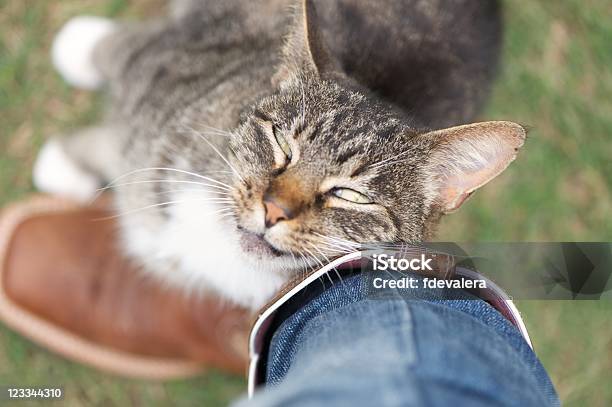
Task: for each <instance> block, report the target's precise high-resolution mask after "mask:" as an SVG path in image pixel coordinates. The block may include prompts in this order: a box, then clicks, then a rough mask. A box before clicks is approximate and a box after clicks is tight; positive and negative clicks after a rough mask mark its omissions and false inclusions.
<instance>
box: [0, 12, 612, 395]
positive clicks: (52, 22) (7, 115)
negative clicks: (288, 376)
mask: <svg viewBox="0 0 612 407" xmlns="http://www.w3.org/2000/svg"><path fill="white" fill-rule="evenodd" d="M503 3H504V6H505V7H504V14H505V23H506V38H505V46H504V56H503V61H502V63H501V71H500V75H499V77H498V79H497V82H496V86H495V88H494V91H493V94H492V97H491V100H490V102H489V103H488V105H487V108H486V110H485V111H484V112H483V113H482V115H481V117H482V118H483V119H485V118H486V119H488V120H513V121H517V122H520V123H523V124H527V125H529V126H531V127H532V130H531V132H530V135H529V139H528V141H527V144H526V146H525V147H524V149H523V150H522V154H521V155H520V156H519V158H518V159H517V161H516V162H515V163H514V164H513V165H512V166H511V167H510V169H509V170H508V171H506V172H505V173H504V174H503V175H502V176H501V177H499V178H498V179H497V180H496V181H494V182H493V183H491V184H490V185H488V186H486V187H485V188H483V189H482V190H481V191H479V192H478V193H477V194H476V196H475V197H474V198H473V199H472V200H470V201H469V202H468V203H467V204H466V205H464V206H463V208H462V209H461V210H460V211H459V212H458V213H457V214H454V215H451V216H449V217H447V218H445V220H444V221H443V224H442V227H441V229H440V233H439V235H438V238H439V239H440V240H445V241H449V240H456V241H477V240H480V241H513V240H514V241H612V219H611V218H612V139H611V136H612V69H611V68H610V67H612V24H611V23H610V22H611V21H612V2H610V1H609V0H559V1H555V2H551V1H546V0H539V1H536V0H505V1H503ZM164 7H165V1H160V0H134V1H126V0H62V1H61V2H60V1H53V2H51V1H44V0H38V1H36V0H21V1H17V0H0V205H4V204H6V203H8V202H10V201H13V200H16V199H19V198H20V197H23V196H25V195H26V194H28V193H29V192H31V191H32V184H31V168H32V163H33V160H34V157H35V154H36V151H37V149H38V148H39V147H40V145H41V144H42V142H43V140H44V139H45V138H46V137H49V136H51V135H53V134H58V133H62V132H66V131H69V130H70V129H73V128H75V127H80V126H83V125H85V124H89V123H92V122H93V121H94V120H95V119H96V118H97V117H98V116H99V114H100V111H101V107H102V103H101V98H100V95H97V94H93V93H88V92H85V91H79V90H75V89H72V88H70V87H68V86H67V85H66V84H65V83H63V82H62V80H61V79H60V77H59V76H58V75H57V74H56V73H55V72H54V71H53V69H52V67H51V64H50V58H49V46H50V43H51V40H52V38H53V35H54V33H55V32H57V30H58V29H59V28H60V27H61V26H62V24H63V23H64V22H66V21H67V20H68V19H69V18H70V17H72V16H75V15H78V14H93V15H101V16H110V17H117V18H124V19H142V18H145V17H147V16H152V15H155V14H157V13H159V12H160V10H163V8H164ZM518 305H519V309H520V310H521V311H522V312H523V314H524V316H525V318H526V322H527V326H528V328H529V330H530V332H531V335H532V339H533V342H534V346H535V349H536V351H537V352H538V356H539V357H540V358H541V359H542V361H543V363H544V365H545V366H546V368H547V369H548V371H549V373H550V375H551V376H552V379H553V382H554V383H555V385H556V387H557V390H558V392H559V394H560V396H561V399H562V401H563V402H564V404H565V405H567V406H573V405H576V406H578V405H580V406H582V405H589V406H610V405H612V386H610V383H611V382H612V323H611V322H612V302H611V301H573V302H572V301H548V302H544V301H520V302H519V304H518ZM5 384H13V385H21V386H25V385H44V384H58V385H62V386H64V389H65V394H66V396H65V400H64V401H63V402H61V404H62V405H70V406H81V405H104V406H125V405H134V406H139V405H147V406H148V405H160V406H165V405H175V406H191V405H204V406H214V405H224V404H226V403H227V401H228V400H231V399H232V398H234V397H236V396H237V395H240V394H242V393H243V392H244V389H245V387H244V386H245V382H244V380H243V379H242V378H240V377H231V376H226V375H223V374H221V373H217V372H211V373H207V374H205V375H203V376H201V377H198V378H195V379H192V380H186V381H175V382H170V383H156V382H143V381H134V380H126V379H121V378H117V377H113V376H109V375H106V374H102V373H99V372H96V371H94V370H91V369H89V368H86V367H83V366H79V365H76V364H73V363H70V362H67V361H65V360H63V359H61V358H59V357H57V356H54V355H52V354H49V353H47V352H46V351H44V350H43V349H40V348H38V347H37V346H36V345H33V344H32V343H30V342H29V341H27V340H25V339H23V338H21V337H19V336H18V335H16V334H15V333H13V332H11V331H10V330H8V329H7V328H5V327H3V326H1V325H0V385H5ZM19 405H20V406H27V405H28V402H23V403H22V402H20V403H19Z"/></svg>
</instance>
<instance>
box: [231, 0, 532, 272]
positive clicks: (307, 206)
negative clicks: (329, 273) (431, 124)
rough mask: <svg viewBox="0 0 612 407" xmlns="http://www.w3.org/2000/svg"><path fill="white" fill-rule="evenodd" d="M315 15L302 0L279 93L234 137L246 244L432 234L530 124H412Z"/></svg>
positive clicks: (277, 246) (298, 249) (269, 247)
mask: <svg viewBox="0 0 612 407" xmlns="http://www.w3.org/2000/svg"><path fill="white" fill-rule="evenodd" d="M315 22H316V18H315V10H314V6H313V5H312V3H311V2H310V1H304V2H303V5H302V9H301V11H300V12H299V13H298V18H297V19H296V24H295V28H294V31H293V32H292V34H291V35H290V36H289V38H288V40H287V42H286V46H285V47H284V51H283V58H282V61H283V62H282V64H281V66H280V68H279V69H278V71H277V73H276V74H275V75H274V77H273V78H272V82H273V84H274V86H275V89H276V92H274V93H273V94H272V95H270V96H268V97H266V98H264V99H263V100H261V101H260V102H259V103H257V104H256V106H254V107H253V109H252V111H251V112H250V113H249V114H248V115H247V117H246V120H245V121H244V122H243V124H242V125H241V126H240V128H239V129H237V131H236V132H235V135H234V138H233V139H232V141H231V144H230V150H231V152H232V155H231V160H232V165H233V166H234V167H235V169H236V170H237V172H238V173H239V174H240V177H237V179H236V180H235V182H236V184H235V191H234V199H235V201H236V205H237V208H238V209H237V220H238V221H237V222H238V229H239V230H240V233H242V234H243V240H242V241H243V248H244V249H245V250H246V251H250V252H253V254H254V255H256V256H263V257H269V258H271V259H274V258H277V259H278V258H285V259H287V258H297V259H298V260H300V259H302V258H306V259H308V260H307V261H308V262H312V261H313V259H314V258H317V257H318V259H319V261H321V262H325V261H327V260H328V259H329V258H331V257H334V256H337V255H339V254H342V253H343V252H346V251H350V250H353V249H355V248H356V247H358V245H359V244H360V243H366V242H377V241H385V242H417V241H422V240H424V239H427V238H428V237H429V234H430V232H431V230H432V226H433V225H434V224H435V223H436V221H437V219H438V218H439V216H440V215H441V214H444V213H449V212H452V211H454V210H456V209H457V208H459V206H460V205H461V204H462V203H463V202H464V201H465V200H466V199H467V198H468V197H469V196H470V195H471V194H472V193H473V192H474V191H475V190H476V189H477V188H479V187H481V186H482V185H484V184H485V183H487V182H488V181H490V180H491V179H493V178H494V177H495V176H497V175H498V174H500V173H501V172H502V171H503V170H504V169H505V168H506V167H507V166H508V165H509V164H510V163H511V162H512V161H513V160H514V158H515V157H516V154H517V151H518V150H519V149H520V147H521V146H522V145H523V142H524V140H525V129H524V128H523V127H521V126H520V125H518V124H515V123H512V122H505V121H497V122H484V123H474V124H467V125H463V126H457V127H452V128H448V129H442V130H435V131H429V130H423V129H421V128H419V127H418V125H416V124H415V122H414V121H413V120H412V119H411V118H410V117H409V116H407V115H406V114H405V113H403V112H400V111H397V110H396V109H394V108H393V107H392V106H390V105H388V104H386V103H385V102H384V101H381V100H379V99H378V98H377V97H376V96H375V95H373V94H371V93H370V92H369V91H368V90H366V89H362V88H360V87H359V85H357V84H356V83H354V82H353V81H351V79H350V78H348V77H347V76H346V75H344V74H343V73H342V71H341V69H340V68H339V67H338V66H337V65H336V63H335V61H334V59H333V58H331V56H330V55H329V53H328V51H327V49H326V47H325V44H324V43H323V42H322V41H321V36H320V34H319V32H318V30H317V27H316V23H315ZM238 178H240V179H238ZM278 264H280V262H279V263H278ZM284 264H285V265H287V264H291V263H284ZM315 264H316V263H315Z"/></svg>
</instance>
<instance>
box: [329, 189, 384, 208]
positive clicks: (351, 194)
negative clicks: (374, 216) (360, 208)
mask: <svg viewBox="0 0 612 407" xmlns="http://www.w3.org/2000/svg"><path fill="white" fill-rule="evenodd" d="M330 193H331V194H332V195H334V196H335V197H337V198H340V199H344V200H345V201H349V202H353V203H357V204H371V203H373V201H372V200H371V199H370V198H368V197H367V196H365V195H364V194H362V193H361V192H357V191H355V190H354V189H350V188H334V189H332V190H331V191H330Z"/></svg>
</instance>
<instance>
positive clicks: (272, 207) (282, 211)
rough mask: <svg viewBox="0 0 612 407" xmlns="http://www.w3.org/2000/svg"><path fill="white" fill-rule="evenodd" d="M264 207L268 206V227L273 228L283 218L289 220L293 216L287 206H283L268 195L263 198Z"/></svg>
mask: <svg viewBox="0 0 612 407" xmlns="http://www.w3.org/2000/svg"><path fill="white" fill-rule="evenodd" d="M263 204H264V207H265V208H266V227H267V228H271V227H272V226H274V225H276V224H277V223H278V222H280V221H282V220H289V219H291V218H292V216H291V212H290V211H289V210H288V209H287V208H283V207H282V206H281V205H278V204H277V203H276V202H274V201H273V200H272V199H270V198H268V197H267V196H265V197H264V199H263Z"/></svg>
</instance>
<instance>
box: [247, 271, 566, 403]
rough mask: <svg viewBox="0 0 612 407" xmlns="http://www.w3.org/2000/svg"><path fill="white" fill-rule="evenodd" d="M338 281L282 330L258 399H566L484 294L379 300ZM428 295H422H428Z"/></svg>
mask: <svg viewBox="0 0 612 407" xmlns="http://www.w3.org/2000/svg"><path fill="white" fill-rule="evenodd" d="M365 284H366V281H364V279H363V278H361V277H360V276H353V277H350V278H348V279H345V280H344V283H336V284H335V285H333V286H331V287H330V288H328V289H326V290H325V291H324V292H323V293H321V294H320V295H318V297H316V298H315V299H314V300H311V301H310V302H308V303H307V304H305V305H304V306H303V307H302V308H301V309H299V310H298V311H297V312H295V313H294V314H293V315H291V316H290V317H289V318H288V319H286V320H285V321H284V322H283V323H282V324H281V325H280V326H279V328H278V329H277V330H276V332H275V333H274V335H273V337H272V341H271V344H270V349H269V353H268V359H267V367H266V371H267V380H266V388H265V389H264V390H260V391H259V392H258V393H256V394H255V396H254V398H253V399H252V400H250V401H248V402H247V401H246V400H245V401H243V402H242V403H240V404H241V405H242V404H243V403H244V405H245V406H246V405H248V406H293V405H316V406H362V405H363V406H448V405H453V406H497V405H504V406H506V405H509V406H510V405H513V406H558V405H559V399H558V397H557V395H556V392H555V390H554V387H553V385H552V383H551V381H550V379H549V377H548V375H547V374H546V371H545V370H544V368H543V366H542V365H541V364H540V362H539V360H538V359H537V357H536V355H535V354H534V353H533V351H532V350H531V348H530V347H529V345H528V344H527V343H526V342H525V340H524V339H523V338H522V336H521V335H520V333H519V332H518V330H517V329H516V328H515V327H514V326H513V325H512V324H510V323H509V322H508V321H507V320H506V319H505V318H504V317H503V316H502V315H501V314H500V313H498V312H497V311H496V310H495V309H494V308H492V307H491V306H489V305H488V304H487V303H486V302H484V301H482V300H479V299H456V300H440V299H434V298H435V297H429V298H427V299H411V298H408V297H406V296H405V295H399V294H398V295H397V296H396V297H395V298H384V299H371V298H369V297H367V296H366V294H365V290H364V285H365ZM421 294H422V293H421Z"/></svg>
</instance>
